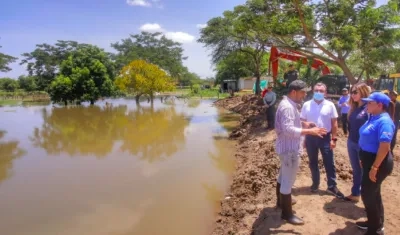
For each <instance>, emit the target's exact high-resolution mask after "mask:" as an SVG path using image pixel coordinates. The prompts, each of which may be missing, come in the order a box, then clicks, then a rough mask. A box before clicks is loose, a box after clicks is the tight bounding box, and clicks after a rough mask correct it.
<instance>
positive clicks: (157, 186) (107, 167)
mask: <svg viewBox="0 0 400 235" xmlns="http://www.w3.org/2000/svg"><path fill="white" fill-rule="evenodd" d="M108 102H111V104H112V105H107V104H106V101H104V102H99V103H97V104H96V105H95V106H93V107H90V106H81V107H61V106H56V107H53V106H52V105H45V106H44V105H42V106H40V105H31V106H25V107H22V106H17V107H10V106H9V107H0V234H2V235H142V234H143V235H181V234H182V235H189V234H190V235H205V234H209V233H210V232H211V230H212V226H213V221H214V219H215V214H216V212H217V211H218V210H219V205H220V203H219V200H220V199H222V198H223V196H224V193H225V192H226V190H227V189H228V187H229V183H230V179H231V174H232V173H233V171H234V169H235V161H234V153H233V143H232V142H230V141H229V140H227V138H226V137H227V135H228V130H229V129H230V128H232V127H233V125H235V124H236V121H237V117H236V116H235V115H233V114H229V113H226V112H223V111H221V110H218V109H217V108H216V107H214V106H212V101H209V100H203V101H200V100H189V101H188V102H186V103H185V102H183V101H175V102H169V103H161V102H160V101H158V100H157V101H155V103H154V105H153V106H151V105H150V104H148V103H141V105H140V106H137V105H136V104H135V102H134V101H131V100H123V99H119V100H108Z"/></svg>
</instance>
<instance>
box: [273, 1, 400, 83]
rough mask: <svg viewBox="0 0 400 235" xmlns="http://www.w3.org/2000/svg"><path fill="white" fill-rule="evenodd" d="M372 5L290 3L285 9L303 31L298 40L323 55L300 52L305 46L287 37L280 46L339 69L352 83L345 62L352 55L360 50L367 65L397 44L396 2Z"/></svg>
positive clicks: (341, 2)
mask: <svg viewBox="0 0 400 235" xmlns="http://www.w3.org/2000/svg"><path fill="white" fill-rule="evenodd" d="M375 4H376V1H373V0H359V1H347V0H331V1H317V2H304V1H300V0H293V2H290V3H288V5H289V6H291V7H294V10H292V11H287V13H290V12H293V11H294V12H295V13H296V14H293V19H299V20H300V22H301V25H302V26H301V27H302V29H303V35H300V36H303V39H304V38H305V39H306V40H305V41H308V42H310V43H312V44H313V45H314V46H315V47H316V48H317V49H319V50H321V51H322V52H323V53H322V54H318V53H316V52H311V51H307V50H304V49H301V47H302V46H304V45H301V44H300V43H296V41H295V40H293V38H292V40H288V39H289V37H288V36H285V37H281V39H283V38H285V39H287V40H286V41H285V43H283V44H284V45H286V46H290V47H294V48H297V49H298V50H301V51H302V52H304V53H305V54H307V55H310V56H315V57H317V58H320V59H322V60H324V61H327V62H331V63H333V64H336V65H338V66H339V67H340V68H341V69H342V70H343V72H344V74H345V75H346V76H347V77H348V78H349V80H350V82H351V83H355V82H356V80H355V78H354V77H355V76H354V74H353V73H352V71H351V70H350V69H349V67H348V65H347V61H346V60H347V59H348V57H349V56H350V54H351V53H353V52H355V51H357V50H360V51H361V53H362V57H363V58H364V59H365V62H366V63H365V65H367V64H368V63H369V62H370V61H372V60H374V53H376V52H379V51H380V52H382V50H388V49H389V50H390V49H393V48H394V47H395V46H396V44H398V42H399V28H398V24H399V23H400V17H399V11H398V2H397V0H389V1H388V3H387V4H384V5H382V6H380V7H376V5H375ZM310 14H312V15H314V16H315V17H314V18H313V19H312V26H310V24H309V22H308V19H310V17H307V16H309V15H310ZM317 25H318V27H317ZM298 36H299V35H298ZM321 40H324V41H326V44H323V43H321ZM288 42H289V43H288Z"/></svg>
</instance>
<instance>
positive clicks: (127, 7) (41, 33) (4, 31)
mask: <svg viewBox="0 0 400 235" xmlns="http://www.w3.org/2000/svg"><path fill="white" fill-rule="evenodd" d="M6 1H7V4H4V3H3V4H2V7H1V8H0V29H1V31H0V45H1V46H2V48H1V49H0V50H1V52H3V53H6V54H10V55H12V56H16V57H20V55H21V54H22V53H24V52H31V51H33V50H34V48H35V45H36V44H40V43H51V44H52V43H54V42H56V40H59V39H60V40H75V41H78V42H82V43H91V44H95V45H98V46H100V47H102V48H104V49H105V50H106V51H112V49H111V47H110V43H113V42H117V41H119V40H121V39H123V38H127V37H128V36H129V34H136V33H140V31H141V29H143V30H150V31H151V30H153V31H154V30H158V31H159V30H161V31H163V32H164V33H165V34H166V35H167V37H169V38H171V39H173V40H176V41H179V42H182V43H183V48H184V49H185V55H186V56H188V57H189V58H188V60H187V61H185V62H184V63H185V65H186V66H188V68H189V69H190V71H192V72H195V73H197V74H199V75H200V76H201V77H207V76H212V75H213V74H214V73H213V71H212V67H211V64H210V58H209V56H208V54H209V52H208V51H206V49H205V48H203V46H202V45H201V44H199V43H197V42H196V39H198V36H199V26H200V25H201V24H205V23H206V22H207V21H208V20H209V19H210V18H212V17H215V16H220V15H221V14H222V12H223V11H225V10H231V9H233V7H234V6H236V5H238V4H242V3H244V2H245V0H216V1H211V0H202V1H193V0H186V1H185V0H101V1H98V0H68V1H66V0H58V1H54V0H18V1H12V0H6ZM377 2H378V4H379V3H380V4H381V3H384V2H387V0H378V1H377ZM11 67H12V68H13V70H12V71H11V72H9V73H0V77H6V76H7V77H18V76H19V75H21V74H24V73H26V71H25V68H24V67H23V66H20V65H19V64H18V63H14V64H12V65H11Z"/></svg>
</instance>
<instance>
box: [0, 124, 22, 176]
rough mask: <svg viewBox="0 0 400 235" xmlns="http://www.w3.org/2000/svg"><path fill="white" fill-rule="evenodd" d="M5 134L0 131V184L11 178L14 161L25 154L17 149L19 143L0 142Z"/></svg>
mask: <svg viewBox="0 0 400 235" xmlns="http://www.w3.org/2000/svg"><path fill="white" fill-rule="evenodd" d="M5 134H6V132H5V131H2V130H0V153H1V155H0V183H1V182H2V181H4V180H5V179H7V178H8V177H10V176H11V170H12V168H13V161H14V159H16V158H19V157H22V156H23V155H24V153H25V152H24V151H23V150H22V149H21V148H19V147H18V145H19V141H2V139H3V137H4V136H5Z"/></svg>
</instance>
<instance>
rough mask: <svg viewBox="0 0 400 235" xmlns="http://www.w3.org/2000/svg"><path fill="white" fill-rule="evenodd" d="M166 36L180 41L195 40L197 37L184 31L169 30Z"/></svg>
mask: <svg viewBox="0 0 400 235" xmlns="http://www.w3.org/2000/svg"><path fill="white" fill-rule="evenodd" d="M165 37H167V38H169V39H171V40H173V41H175V42H180V43H189V42H193V41H194V39H195V37H194V36H192V35H190V34H188V33H184V32H167V33H166V34H165Z"/></svg>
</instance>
